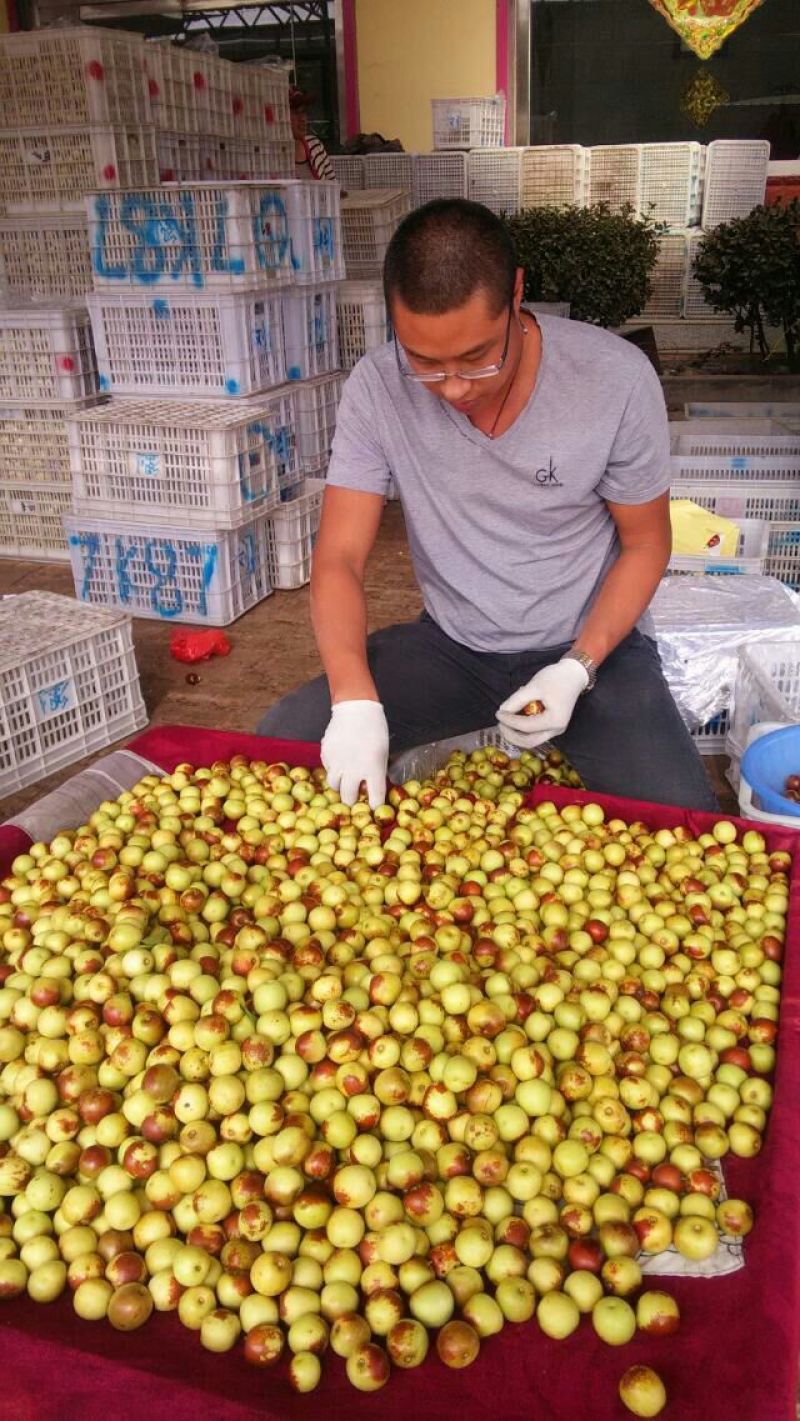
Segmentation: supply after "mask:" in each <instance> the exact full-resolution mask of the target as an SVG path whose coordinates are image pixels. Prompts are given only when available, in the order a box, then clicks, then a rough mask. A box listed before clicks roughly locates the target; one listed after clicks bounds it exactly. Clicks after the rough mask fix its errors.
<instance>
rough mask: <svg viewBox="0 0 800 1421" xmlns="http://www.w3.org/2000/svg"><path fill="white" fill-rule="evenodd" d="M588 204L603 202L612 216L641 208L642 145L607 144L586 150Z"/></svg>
mask: <svg viewBox="0 0 800 1421" xmlns="http://www.w3.org/2000/svg"><path fill="white" fill-rule="evenodd" d="M589 202H590V203H595V202H606V203H608V206H609V207H610V209H611V211H612V212H620V211H621V210H622V208H623V207H626V206H627V205H628V204H630V206H631V207H633V208H634V209H635V210H636V211H637V212H638V211H639V210H640V209H641V205H642V144H641V143H609V144H603V145H602V146H600V147H597V148H590V149H589Z"/></svg>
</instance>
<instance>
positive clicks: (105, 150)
mask: <svg viewBox="0 0 800 1421" xmlns="http://www.w3.org/2000/svg"><path fill="white" fill-rule="evenodd" d="M158 179H159V165H158V159H157V156H156V140H155V129H153V128H130V127H128V128H100V127H95V128H59V127H57V126H56V124H52V125H47V126H44V127H38V128H29V129H24V130H23V129H16V130H14V131H10V130H6V131H5V132H0V210H2V209H3V208H5V209H6V210H7V211H8V212H9V213H15V212H21V213H26V212H38V211H40V210H43V211H52V210H53V209H56V210H58V211H62V212H64V211H66V212H69V211H74V210H75V209H76V208H78V209H82V208H83V203H84V197H85V194H86V193H87V192H90V191H91V190H92V189H93V188H103V189H111V188H131V187H150V186H152V184H153V183H157V182H158Z"/></svg>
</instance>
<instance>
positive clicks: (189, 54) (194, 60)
mask: <svg viewBox="0 0 800 1421" xmlns="http://www.w3.org/2000/svg"><path fill="white" fill-rule="evenodd" d="M184 58H185V60H186V61H188V73H189V82H190V83H191V87H192V90H193V92H194V103H195V112H196V114H197V132H198V133H213V134H215V135H216V136H217V137H219V138H232V137H233V134H234V110H233V94H232V87H231V80H232V69H233V65H231V64H230V63H227V62H226V61H225V60H224V59H219V58H218V57H217V55H215V54H204V53H202V52H200V51H199V50H186V51H184Z"/></svg>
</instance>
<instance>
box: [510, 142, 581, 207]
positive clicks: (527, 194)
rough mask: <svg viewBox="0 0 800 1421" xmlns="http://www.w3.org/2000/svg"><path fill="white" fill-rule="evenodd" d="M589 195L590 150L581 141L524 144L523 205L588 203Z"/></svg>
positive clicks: (573, 205)
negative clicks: (537, 145) (535, 145)
mask: <svg viewBox="0 0 800 1421" xmlns="http://www.w3.org/2000/svg"><path fill="white" fill-rule="evenodd" d="M588 197H589V150H588V148H582V147H581V146H580V144H579V143H553V144H547V145H542V146H541V147H537V148H523V150H522V162H521V177H520V201H519V205H520V207H521V208H523V209H524V208H528V207H585V206H586V203H587V200H588Z"/></svg>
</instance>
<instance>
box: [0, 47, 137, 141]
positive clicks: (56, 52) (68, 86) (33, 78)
mask: <svg viewBox="0 0 800 1421" xmlns="http://www.w3.org/2000/svg"><path fill="white" fill-rule="evenodd" d="M43 114H52V115H53V118H54V119H55V120H56V121H57V122H58V123H59V124H75V125H78V126H82V125H88V124H96V123H100V124H122V125H126V124H148V123H150V122H151V111H150V94H149V90H148V83H147V75H146V72H145V52H144V41H143V39H142V36H141V35H136V34H126V33H125V32H124V31H123V30H108V29H101V28H96V27H94V26H92V27H90V26H88V25H87V26H69V27H64V28H63V29H61V28H55V27H54V28H52V29H41V30H25V31H23V32H22V33H18V34H13V35H3V36H2V38H0V128H16V127H25V126H27V125H30V126H31V127H35V125H36V124H38V123H41V121H42V116H43Z"/></svg>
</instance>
